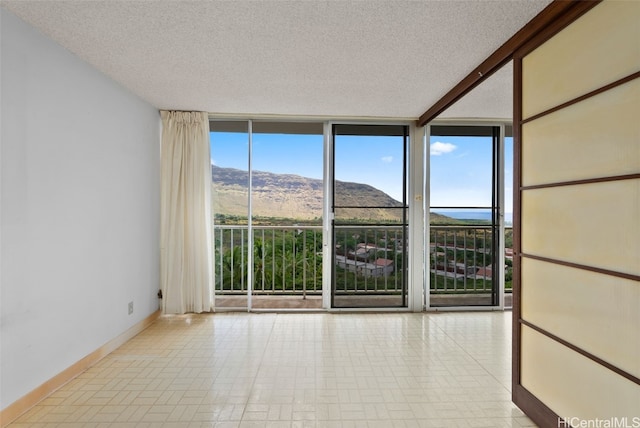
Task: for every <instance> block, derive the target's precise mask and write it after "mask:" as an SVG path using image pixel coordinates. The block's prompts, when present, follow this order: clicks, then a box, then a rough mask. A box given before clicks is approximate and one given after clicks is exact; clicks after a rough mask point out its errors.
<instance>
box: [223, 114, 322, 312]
mask: <svg viewBox="0 0 640 428" xmlns="http://www.w3.org/2000/svg"><path fill="white" fill-rule="evenodd" d="M323 141H324V140H323V124H322V123H303V122H267V121H215V120H214V121H211V165H212V186H213V192H212V194H213V212H214V218H213V223H214V240H215V250H216V251H215V260H214V268H215V292H216V307H217V308H218V309H221V308H234V309H247V308H270V309H281V308H320V307H321V297H322V213H323V204H324V192H323Z"/></svg>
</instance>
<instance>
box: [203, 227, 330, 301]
mask: <svg viewBox="0 0 640 428" xmlns="http://www.w3.org/2000/svg"><path fill="white" fill-rule="evenodd" d="M214 236H215V252H216V254H215V278H216V279H215V290H216V294H219V295H232V294H246V293H247V287H248V281H247V261H248V253H247V251H248V248H249V234H248V228H247V226H228V225H223V226H222V225H221V226H215V227H214ZM253 280H254V281H253V283H254V285H253V293H254V294H281V295H287V294H303V295H304V294H321V293H322V227H320V226H254V227H253Z"/></svg>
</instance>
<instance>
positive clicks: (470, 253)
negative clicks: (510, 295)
mask: <svg viewBox="0 0 640 428" xmlns="http://www.w3.org/2000/svg"><path fill="white" fill-rule="evenodd" d="M504 128H505V127H503V126H502V127H501V126H453V125H436V126H431V127H430V138H429V154H428V156H429V171H428V174H429V183H430V187H429V195H430V214H429V221H430V224H429V248H428V260H429V284H430V289H429V296H428V297H429V299H428V300H429V306H431V307H462V306H499V305H501V304H502V300H501V297H502V286H501V284H502V283H503V281H504V278H505V268H504V252H505V251H504V242H505V240H504V236H503V230H504V222H505V218H504V213H505V211H504V208H503V205H504V203H503V201H504V176H505V170H504V166H505V161H504V153H505V151H504V149H503V139H504ZM509 159H510V160H511V159H512V158H509ZM510 160H509V162H507V164H509V165H511V161H510Z"/></svg>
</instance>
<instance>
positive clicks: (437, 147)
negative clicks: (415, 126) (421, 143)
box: [431, 141, 457, 156]
mask: <svg viewBox="0 0 640 428" xmlns="http://www.w3.org/2000/svg"><path fill="white" fill-rule="evenodd" d="M455 149H457V146H456V145H455V144H451V143H441V142H440V141H436V142H435V143H432V144H431V156H440V155H443V154H445V153H451V152H452V151H454V150H455Z"/></svg>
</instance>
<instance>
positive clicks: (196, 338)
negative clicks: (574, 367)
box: [9, 312, 535, 428]
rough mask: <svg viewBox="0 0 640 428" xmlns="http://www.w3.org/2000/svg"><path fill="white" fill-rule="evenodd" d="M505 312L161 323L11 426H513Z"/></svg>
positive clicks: (233, 316) (248, 316) (515, 414)
mask: <svg viewBox="0 0 640 428" xmlns="http://www.w3.org/2000/svg"><path fill="white" fill-rule="evenodd" d="M510 354H511V314H510V313H508V312H480V313H478V312H466V313H465V312H456V313H451V312H450V313H398V312H396V313H340V314H335V313H333V314H332V313H304V314H302V313H239V312H225V313H216V314H204V315H182V316H163V317H161V318H160V319H159V320H157V321H156V322H155V323H154V324H152V325H151V326H150V327H149V328H148V329H146V330H145V331H143V332H142V333H141V334H139V335H138V336H136V337H135V338H133V339H131V340H130V341H128V342H127V343H125V344H124V345H122V346H121V347H120V348H119V349H117V350H116V351H114V352H113V353H111V354H109V355H107V356H106V357H105V358H104V359H102V360H101V361H99V362H98V363H97V364H96V365H95V366H93V367H91V368H90V369H88V370H87V371H86V372H84V373H83V374H81V375H80V376H78V377H77V378H75V379H74V380H72V381H71V382H69V383H67V384H66V385H64V386H63V387H62V388H60V389H59V390H57V391H56V392H54V393H53V394H52V395H51V396H50V397H49V398H47V399H45V400H44V401H42V402H41V403H40V404H38V405H37V406H36V407H34V408H33V409H32V410H30V411H29V412H27V413H26V414H24V415H23V416H22V417H20V418H19V419H18V420H17V421H16V422H15V423H13V424H11V425H9V426H10V427H11V428H21V427H39V428H53V427H112V428H125V427H162V428H170V427H205V426H206V427H211V426H215V427H384V428H387V427H495V428H500V427H523V426H535V425H533V423H532V422H531V421H530V420H529V419H528V418H527V417H526V416H524V415H523V413H522V412H521V411H520V410H519V409H518V408H517V407H516V406H515V405H513V404H512V403H511V397H510V392H509V390H510V383H511V380H510V369H511V360H510Z"/></svg>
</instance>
